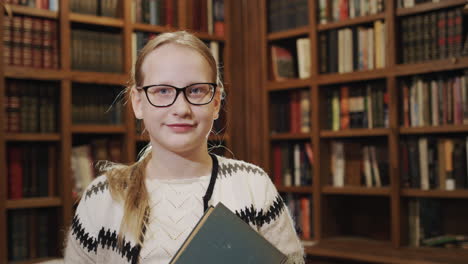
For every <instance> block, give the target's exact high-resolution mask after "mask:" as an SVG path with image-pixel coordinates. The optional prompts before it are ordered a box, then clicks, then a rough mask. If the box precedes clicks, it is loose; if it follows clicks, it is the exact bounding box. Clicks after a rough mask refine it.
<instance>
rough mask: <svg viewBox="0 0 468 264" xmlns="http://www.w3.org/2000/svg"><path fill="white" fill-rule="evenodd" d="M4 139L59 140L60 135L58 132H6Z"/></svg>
mask: <svg viewBox="0 0 468 264" xmlns="http://www.w3.org/2000/svg"><path fill="white" fill-rule="evenodd" d="M5 140H6V141H60V140H61V136H60V134H58V133H47V134H45V133H44V134H41V133H34V134H32V133H7V134H5Z"/></svg>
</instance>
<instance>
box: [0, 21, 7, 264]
mask: <svg viewBox="0 0 468 264" xmlns="http://www.w3.org/2000/svg"><path fill="white" fill-rule="evenodd" d="M4 19H5V14H4V12H0V21H1V24H2V25H3V20H4ZM3 30H4V27H3V26H1V27H0V39H3ZM3 52H4V51H3V46H2V48H0V58H3ZM2 62H3V61H2ZM0 80H1V81H0V111H2V112H1V114H0V116H1V117H2V118H0V119H1V120H2V121H1V122H0V234H1V235H0V263H6V262H7V260H8V245H7V237H8V235H7V232H8V230H7V216H6V210H5V206H6V204H5V203H6V199H7V195H8V194H7V193H8V188H7V186H8V179H7V161H6V159H7V154H6V144H5V133H4V131H6V127H5V124H6V122H4V118H6V117H5V112H4V111H5V110H4V109H5V101H6V100H5V99H4V98H5V83H6V82H5V81H4V80H5V65H4V63H0Z"/></svg>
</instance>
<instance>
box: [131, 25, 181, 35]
mask: <svg viewBox="0 0 468 264" xmlns="http://www.w3.org/2000/svg"><path fill="white" fill-rule="evenodd" d="M132 28H133V31H145V32H150V33H162V32H166V31H172V30H174V29H173V28H172V27H169V26H159V25H150V24H142V23H135V24H132Z"/></svg>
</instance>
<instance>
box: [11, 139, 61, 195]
mask: <svg viewBox="0 0 468 264" xmlns="http://www.w3.org/2000/svg"><path fill="white" fill-rule="evenodd" d="M7 159H8V168H7V170H8V173H7V174H8V199H12V200H13V199H21V198H25V197H45V196H54V195H55V187H54V186H55V181H56V180H57V177H56V175H57V163H58V162H57V159H58V155H57V148H56V146H55V145H52V144H48V145H46V144H36V143H35V144H27V145H26V144H18V145H16V144H15V145H11V146H8V148H7Z"/></svg>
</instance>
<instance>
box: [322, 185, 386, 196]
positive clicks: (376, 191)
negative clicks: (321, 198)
mask: <svg viewBox="0 0 468 264" xmlns="http://www.w3.org/2000/svg"><path fill="white" fill-rule="evenodd" d="M390 192H391V190H390V188H389V187H380V188H374V187H372V188H368V187H364V186H344V187H333V186H323V187H322V193H324V194H339V195H362V196H390Z"/></svg>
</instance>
